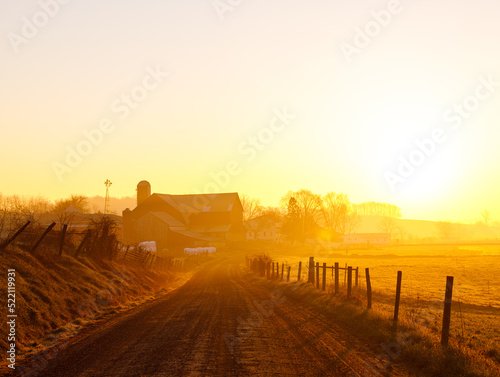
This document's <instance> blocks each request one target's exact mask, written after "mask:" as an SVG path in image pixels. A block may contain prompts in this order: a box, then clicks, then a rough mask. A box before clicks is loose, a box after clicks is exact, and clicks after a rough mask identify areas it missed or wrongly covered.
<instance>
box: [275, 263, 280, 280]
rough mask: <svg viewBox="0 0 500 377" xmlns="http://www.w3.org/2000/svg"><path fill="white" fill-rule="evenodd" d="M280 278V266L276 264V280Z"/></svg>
mask: <svg viewBox="0 0 500 377" xmlns="http://www.w3.org/2000/svg"><path fill="white" fill-rule="evenodd" d="M279 278H280V264H279V263H278V262H276V279H279Z"/></svg>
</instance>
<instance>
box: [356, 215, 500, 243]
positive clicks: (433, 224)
mask: <svg viewBox="0 0 500 377" xmlns="http://www.w3.org/2000/svg"><path fill="white" fill-rule="evenodd" d="M384 222H387V220H386V219H385V218H384V217H383V216H361V222H360V224H359V225H358V227H357V228H356V233H379V232H385V231H387V228H391V226H392V231H390V233H391V235H392V239H393V240H397V239H400V240H401V239H402V240H415V239H441V240H443V239H448V240H458V239H484V238H490V239H491V238H499V239H500V227H498V226H486V225H484V224H482V223H478V224H460V223H443V222H439V221H428V220H411V219H393V220H389V224H387V223H385V229H384ZM392 222H393V223H392Z"/></svg>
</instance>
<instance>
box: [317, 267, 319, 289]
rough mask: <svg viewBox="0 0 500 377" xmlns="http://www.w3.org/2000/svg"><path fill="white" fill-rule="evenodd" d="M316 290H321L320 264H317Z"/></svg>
mask: <svg viewBox="0 0 500 377" xmlns="http://www.w3.org/2000/svg"><path fill="white" fill-rule="evenodd" d="M316 289H319V262H316Z"/></svg>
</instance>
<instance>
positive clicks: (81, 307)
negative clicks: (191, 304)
mask: <svg viewBox="0 0 500 377" xmlns="http://www.w3.org/2000/svg"><path fill="white" fill-rule="evenodd" d="M10 268H13V269H15V270H16V314H17V315H18V317H17V318H18V319H17V322H18V323H17V329H16V330H17V336H16V343H17V347H18V355H22V354H23V353H26V352H29V351H30V350H32V349H36V348H39V347H40V346H43V345H44V344H46V343H50V342H51V341H52V340H55V339H56V338H58V337H59V335H61V334H62V333H68V334H69V333H71V332H73V331H74V330H75V329H76V328H79V327H81V326H82V325H83V324H85V323H87V322H88V321H91V320H93V319H95V318H97V317H98V316H100V315H103V314H113V313H114V312H115V311H117V310H120V308H121V307H124V306H125V305H127V303H129V302H130V301H131V300H135V299H138V298H141V299H142V300H144V298H145V297H147V296H151V295H152V294H154V292H155V291H158V290H159V289H161V288H162V287H163V286H165V284H167V283H168V282H169V281H171V280H172V279H173V276H172V275H171V274H165V273H161V274H160V273H157V272H151V271H148V270H139V269H133V268H130V267H127V266H124V265H121V264H118V263H115V262H103V263H101V264H97V263H96V262H94V261H92V260H89V259H86V258H81V259H75V258H73V257H70V256H62V257H60V256H58V255H55V254H54V253H53V252H51V251H50V250H48V249H46V248H45V249H44V248H40V250H39V252H38V253H37V255H36V256H32V255H31V254H29V253H27V252H25V251H22V250H20V249H18V248H11V249H7V250H6V251H4V252H2V254H1V255H0V269H1V270H2V271H4V272H5V274H6V273H7V269H10ZM1 290H2V295H4V297H6V296H7V292H6V284H4V285H2V287H1ZM6 314H7V313H6V307H2V315H3V316H4V318H5V316H6ZM6 340H7V337H2V338H0V347H1V348H3V349H5V348H6Z"/></svg>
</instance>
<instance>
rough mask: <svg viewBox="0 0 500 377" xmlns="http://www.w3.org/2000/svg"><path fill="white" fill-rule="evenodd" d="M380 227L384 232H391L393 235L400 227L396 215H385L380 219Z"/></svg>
mask: <svg viewBox="0 0 500 377" xmlns="http://www.w3.org/2000/svg"><path fill="white" fill-rule="evenodd" d="M378 228H379V230H380V231H381V232H382V233H390V234H391V235H392V234H393V233H394V232H395V231H396V230H397V229H398V224H397V222H396V219H395V218H394V217H390V216H384V217H383V218H382V220H380V223H379V224H378Z"/></svg>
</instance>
